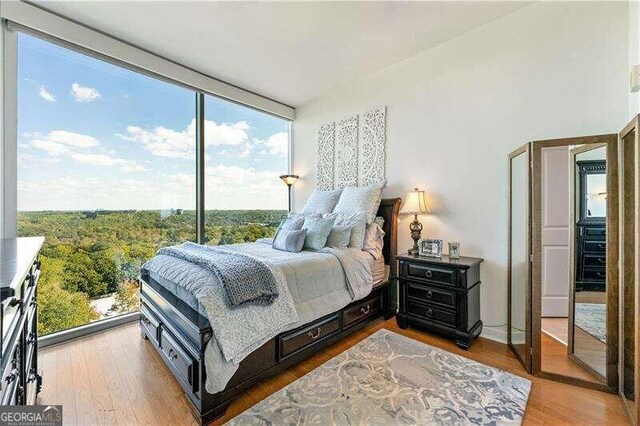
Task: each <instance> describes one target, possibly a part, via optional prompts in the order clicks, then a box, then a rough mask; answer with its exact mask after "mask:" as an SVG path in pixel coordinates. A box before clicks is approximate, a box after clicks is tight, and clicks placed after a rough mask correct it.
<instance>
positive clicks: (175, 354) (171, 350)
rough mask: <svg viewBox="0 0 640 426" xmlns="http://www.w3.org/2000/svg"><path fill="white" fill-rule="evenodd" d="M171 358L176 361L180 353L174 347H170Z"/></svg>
mask: <svg viewBox="0 0 640 426" xmlns="http://www.w3.org/2000/svg"><path fill="white" fill-rule="evenodd" d="M169 358H171V359H172V360H174V361H175V360H177V359H178V354H177V353H176V351H174V350H173V348H169Z"/></svg>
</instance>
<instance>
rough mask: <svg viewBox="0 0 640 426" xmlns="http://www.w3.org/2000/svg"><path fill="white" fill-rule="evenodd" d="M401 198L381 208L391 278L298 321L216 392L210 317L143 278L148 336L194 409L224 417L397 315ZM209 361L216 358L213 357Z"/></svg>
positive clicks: (205, 418) (209, 417) (203, 418)
mask: <svg viewBox="0 0 640 426" xmlns="http://www.w3.org/2000/svg"><path fill="white" fill-rule="evenodd" d="M400 203H401V200H400V199H399V198H391V199H383V200H382V202H381V203H380V207H379V209H378V213H377V215H378V216H380V217H382V218H384V219H385V220H384V225H383V230H384V231H385V236H384V245H383V249H382V255H383V257H382V259H384V265H383V266H386V274H385V278H384V279H378V280H377V281H378V282H375V283H374V286H373V289H372V290H371V292H370V293H369V294H368V295H367V296H365V297H364V298H361V299H358V300H355V301H353V302H346V303H347V304H346V306H343V307H341V308H340V309H337V310H335V311H332V312H330V313H328V314H324V315H322V316H321V317H319V318H314V319H313V320H311V321H309V322H305V323H302V324H294V328H292V329H287V330H285V331H283V332H281V333H279V334H278V335H276V336H275V337H273V338H270V339H269V340H267V341H266V342H265V343H264V344H262V345H261V346H260V347H258V348H257V349H255V350H253V351H252V352H250V353H249V354H248V355H245V357H244V358H243V360H242V361H241V362H240V363H239V364H238V365H236V366H235V368H237V370H234V371H235V372H234V373H233V375H232V376H231V378H230V380H228V382H227V381H226V380H225V381H224V383H225V384H226V385H225V386H224V388H223V389H222V390H220V391H217V392H214V393H209V392H208V391H207V384H209V388H211V383H210V382H209V383H208V382H207V379H209V380H210V381H211V380H212V379H214V378H213V377H207V370H208V371H209V373H210V374H211V373H212V370H213V371H216V370H215V369H212V367H211V365H209V368H206V367H205V358H206V356H207V351H206V350H207V346H208V344H210V343H211V344H213V343H214V341H215V339H213V340H212V336H213V333H212V326H211V324H210V322H209V320H208V319H207V316H206V315H204V314H203V312H202V310H201V309H199V307H198V306H197V305H196V304H194V303H193V302H190V301H189V300H188V299H187V298H185V297H178V296H177V295H176V291H173V290H172V289H171V288H170V287H168V284H167V283H164V282H160V281H161V279H160V278H159V277H155V276H153V275H151V274H143V275H142V276H141V277H140V284H141V285H140V299H141V304H140V330H141V334H142V337H143V338H145V339H147V340H148V341H149V342H150V344H151V345H152V346H153V347H154V348H155V349H156V351H157V352H158V353H159V355H160V357H161V358H162V359H163V361H164V362H165V364H166V365H167V366H168V367H169V369H170V370H171V372H172V373H173V375H174V377H175V378H176V380H177V381H178V383H179V384H180V385H181V386H182V388H183V390H184V392H185V394H186V396H187V397H188V400H189V402H190V407H191V410H192V413H193V414H194V416H195V417H196V419H197V420H198V421H199V422H200V423H201V424H207V423H209V422H211V421H213V420H215V419H216V418H219V417H221V416H223V415H224V414H225V412H226V409H227V407H228V406H229V404H231V402H233V400H234V399H235V398H236V397H237V396H238V395H240V394H241V393H242V392H243V391H244V390H246V389H247V388H249V387H251V386H253V385H254V384H256V383H257V382H258V381H260V380H263V379H265V378H267V377H270V376H272V375H275V374H278V373H279V372H281V371H283V370H286V369H287V368H289V367H291V366H293V365H295V364H296V363H298V362H300V361H302V360H303V359H305V358H307V357H309V356H310V355H312V354H314V353H316V352H317V351H318V350H320V349H322V348H324V347H327V346H329V345H331V344H332V343H335V342H336V341H338V340H340V339H341V338H343V337H345V336H347V335H349V334H351V333H353V332H354V331H355V330H358V329H359V328H362V327H363V326H365V325H366V324H367V323H369V322H371V321H373V320H375V319H377V318H379V317H384V318H386V319H387V318H390V317H392V316H393V315H394V314H395V309H396V308H395V305H396V304H395V302H394V301H395V297H396V296H395V290H394V286H393V285H392V283H393V282H394V280H395V277H396V268H397V266H396V261H395V256H396V253H397V222H398V210H399V208H400ZM259 248H260V247H258V249H259ZM372 266H373V265H372ZM378 268H380V265H378ZM374 269H375V268H374ZM301 285H304V283H301ZM309 315H311V314H309ZM209 353H210V352H209ZM207 360H208V362H210V361H209V360H210V358H207ZM213 374H216V373H213ZM220 374H222V373H220Z"/></svg>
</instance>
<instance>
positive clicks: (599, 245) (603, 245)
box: [598, 244, 607, 249]
mask: <svg viewBox="0 0 640 426" xmlns="http://www.w3.org/2000/svg"><path fill="white" fill-rule="evenodd" d="M598 248H601V249H603V248H607V246H606V245H605V244H598Z"/></svg>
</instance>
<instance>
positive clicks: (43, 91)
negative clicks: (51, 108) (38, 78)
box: [38, 85, 56, 102]
mask: <svg viewBox="0 0 640 426" xmlns="http://www.w3.org/2000/svg"><path fill="white" fill-rule="evenodd" d="M38 94H39V95H40V97H41V98H42V99H44V100H45V101H47V102H55V101H56V97H55V96H53V93H51V92H50V91H49V90H47V88H46V87H45V86H42V85H41V86H40V87H39V88H38Z"/></svg>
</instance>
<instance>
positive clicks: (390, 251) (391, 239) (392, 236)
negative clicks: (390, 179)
mask: <svg viewBox="0 0 640 426" xmlns="http://www.w3.org/2000/svg"><path fill="white" fill-rule="evenodd" d="M400 204H402V198H383V199H382V202H381V203H380V207H379V208H378V214H377V216H380V217H382V218H384V226H383V227H382V229H383V231H384V247H383V248H382V254H383V256H384V263H385V265H389V277H391V278H395V277H396V275H397V268H398V266H397V263H396V255H397V254H398V212H399V211H400Z"/></svg>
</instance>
